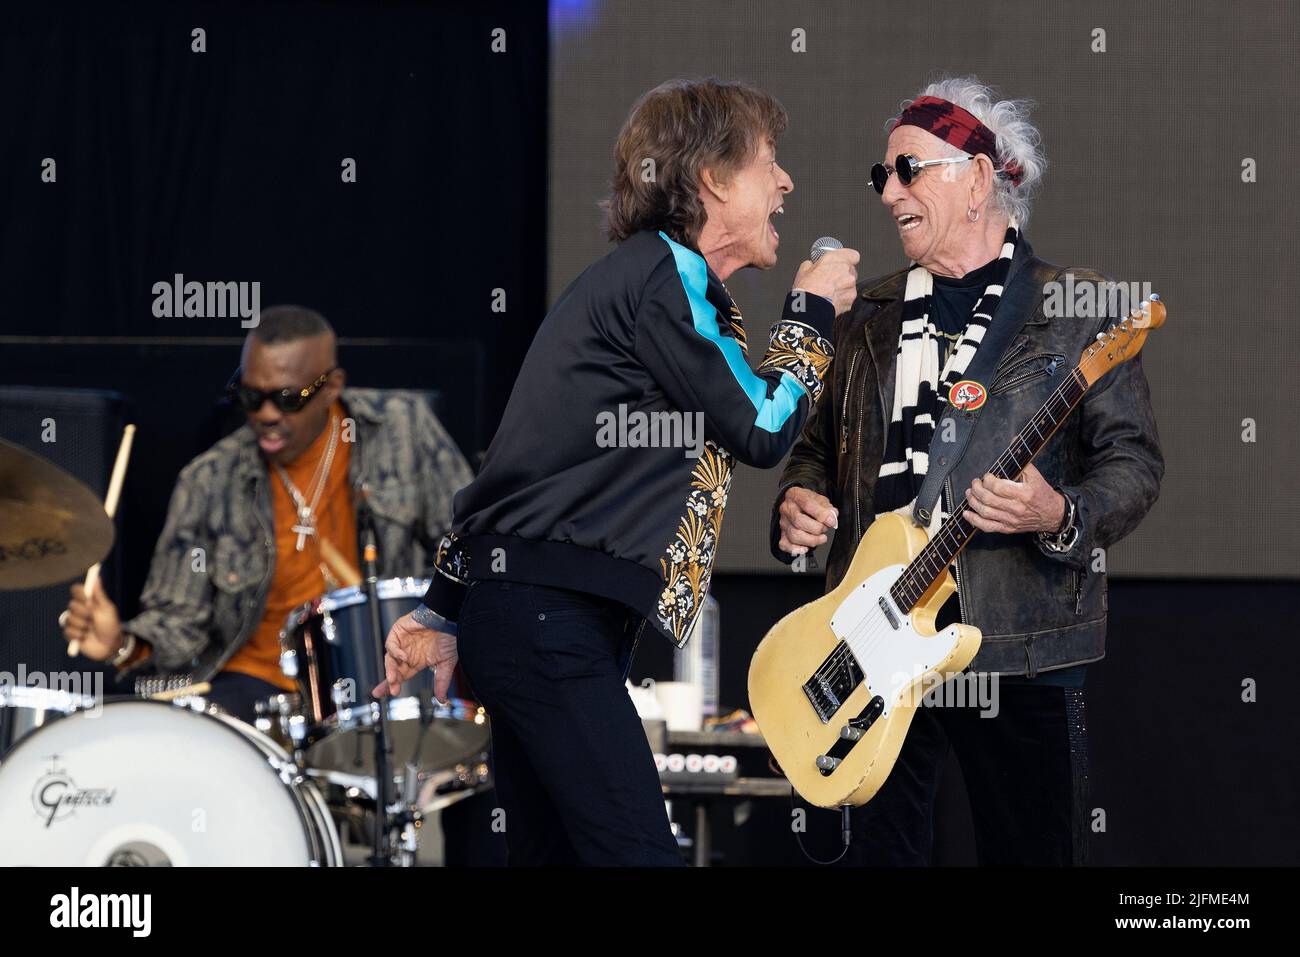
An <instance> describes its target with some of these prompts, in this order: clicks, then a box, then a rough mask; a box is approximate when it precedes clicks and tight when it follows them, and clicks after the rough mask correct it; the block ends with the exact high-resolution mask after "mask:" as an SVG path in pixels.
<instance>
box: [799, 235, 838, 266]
mask: <svg viewBox="0 0 1300 957" xmlns="http://www.w3.org/2000/svg"><path fill="white" fill-rule="evenodd" d="M843 248H844V244H843V243H842V242H840V241H839V240H838V239H836V238H835V237H834V236H823V237H822V238H821V239H819V240H817V241H816V242H814V243H813V244H812V250H811V251H810V252H809V253H808V258H809V259H811V260H812V261H813V262H816V261H817V260H819V259H821V258H822V256H823V255H824V254H826V253H828V252H830V251H831V250H832V249H843Z"/></svg>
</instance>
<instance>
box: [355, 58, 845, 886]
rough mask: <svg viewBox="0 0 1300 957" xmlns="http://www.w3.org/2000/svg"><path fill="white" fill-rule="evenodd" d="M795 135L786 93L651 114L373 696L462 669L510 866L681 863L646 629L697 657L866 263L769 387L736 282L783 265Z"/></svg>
mask: <svg viewBox="0 0 1300 957" xmlns="http://www.w3.org/2000/svg"><path fill="white" fill-rule="evenodd" d="M786 122H787V121H786V114H785V111H784V109H783V108H782V107H781V105H780V104H779V103H777V102H776V100H774V99H773V98H772V97H770V96H768V95H767V94H765V93H763V92H761V91H759V90H757V89H755V88H753V87H751V86H747V85H745V84H741V83H729V82H719V81H716V80H706V81H701V82H687V81H673V82H669V83H665V84H663V85H662V86H659V87H657V88H656V89H654V90H651V91H650V92H649V93H647V94H646V95H645V96H643V97H642V98H641V100H640V101H639V102H638V103H637V104H636V105H635V106H634V107H633V109H632V112H631V114H630V115H629V117H628V119H627V121H626V122H625V123H624V125H623V129H622V131H621V132H620V134H619V136H618V141H617V144H616V146H615V150H614V161H615V162H614V178H613V190H612V193H611V195H610V197H609V199H608V200H607V202H606V203H605V211H606V215H607V231H608V234H609V236H610V238H611V239H612V240H613V241H615V242H616V243H617V244H618V245H617V246H616V247H615V248H614V249H613V251H611V252H610V253H609V254H608V255H606V256H605V257H604V258H602V259H600V260H598V261H597V262H595V263H593V264H592V265H591V266H590V267H589V268H588V269H587V270H586V271H585V272H583V273H582V275H580V276H579V277H578V278H577V279H576V280H575V281H574V282H573V284H572V285H571V286H570V287H569V288H568V289H567V290H566V291H565V292H564V293H563V294H562V295H561V296H560V298H559V299H558V301H557V302H556V304H555V306H554V308H553V309H552V310H551V312H550V314H549V315H547V316H546V318H545V320H544V321H543V322H542V325H541V327H540V329H539V330H538V333H537V337H536V339H535V340H534V341H533V344H532V347H531V348H530V350H529V352H528V355H527V357H526V359H525V361H524V365H523V368H522V370H521V371H520V374H519V378H518V381H517V382H516V384H515V387H514V391H513V392H512V394H511V396H510V401H509V404H508V406H507V408H506V411H505V415H504V417H503V420H502V423H501V426H500V428H499V429H498V431H497V433H496V436H495V438H494V439H493V441H492V444H491V446H490V447H489V449H488V451H487V455H486V458H485V459H484V462H483V468H482V471H481V473H480V475H479V476H478V478H477V479H476V480H475V481H474V482H473V483H472V484H471V485H470V486H469V487H468V488H466V489H465V490H464V491H462V492H461V493H460V494H459V495H458V496H457V497H456V505H455V515H454V521H453V529H454V533H453V535H451V536H449V537H448V539H447V540H446V541H445V542H444V547H443V548H442V549H441V550H440V554H439V562H438V569H439V571H440V573H441V574H439V575H436V576H435V578H434V583H433V585H431V586H430V589H429V592H428V594H426V596H425V598H424V607H422V608H419V609H417V610H416V611H415V612H413V613H412V614H411V615H408V616H406V617H404V618H401V619H399V620H398V621H397V622H396V624H395V625H394V626H393V628H392V630H391V632H390V633H389V636H388V641H387V653H388V655H387V660H386V662H385V668H386V674H387V679H386V681H385V682H384V683H382V684H381V685H380V687H379V688H377V689H376V692H377V693H384V692H392V693H397V692H398V691H399V690H400V686H401V682H402V681H404V680H406V679H407V678H409V677H410V676H412V675H414V674H415V673H416V672H418V671H419V670H421V669H423V668H425V667H429V666H432V667H434V668H435V669H436V674H437V679H436V686H437V689H438V693H439V695H442V694H443V693H444V689H445V688H446V685H447V682H448V681H449V680H450V677H451V671H452V668H453V667H454V666H455V664H456V662H457V655H458V653H459V655H460V656H461V664H462V665H463V667H464V671H465V674H466V676H467V677H468V678H469V680H470V682H471V684H472V685H473V691H474V694H475V696H476V697H477V699H478V700H479V701H480V702H482V703H483V704H484V705H485V706H486V707H487V711H488V714H489V715H490V717H491V721H492V732H493V756H494V766H493V770H494V775H495V779H496V787H497V792H498V795H499V797H500V801H501V806H502V808H503V809H504V811H505V815H506V817H505V833H506V839H507V845H508V847H509V853H510V861H511V863H512V864H525V865H541V864H573V863H581V864H591V865H616V864H628V865H634V864H635V865H672V864H680V863H681V855H680V853H679V851H678V848H677V844H676V841H675V840H674V838H673V836H672V833H671V831H670V829H669V823H668V819H667V816H666V814H665V812H664V804H663V798H662V796H661V793H660V788H659V781H658V777H657V775H656V773H655V768H654V764H653V761H652V760H651V755H650V749H649V745H648V743H647V741H646V737H645V734H644V731H643V730H642V727H641V723H640V721H639V719H638V718H637V715H636V711H635V709H634V708H633V705H632V702H631V700H630V699H629V697H628V695H627V693H626V691H625V689H624V686H623V683H624V681H625V679H626V676H627V673H628V670H629V668H630V666H631V660H632V654H633V652H634V650H635V645H636V641H637V639H638V638H639V637H640V634H641V632H642V630H643V628H644V627H645V625H646V623H649V626H650V629H651V630H652V631H654V632H657V633H658V634H659V635H661V636H663V637H664V638H666V639H668V640H669V641H671V642H673V644H674V645H676V646H678V647H680V646H681V645H683V644H685V642H686V640H687V638H688V637H689V635H690V633H691V629H692V626H693V625H694V623H695V620H696V617H697V615H698V613H699V611H700V608H701V604H702V602H703V600H704V597H705V595H706V594H707V592H708V588H709V579H710V576H711V574H712V569H713V560H714V554H715V550H716V548H717V544H718V535H719V533H720V531H721V527H722V518H723V511H724V509H725V508H726V505H727V490H728V488H729V486H730V484H731V475H732V469H733V467H734V464H735V462H736V461H740V462H744V463H747V464H749V465H754V466H757V467H760V468H770V467H772V466H774V465H775V464H776V463H777V462H779V461H780V460H781V458H782V457H783V456H784V455H785V453H786V451H787V449H788V448H789V447H790V445H791V444H792V443H793V442H794V440H795V437H796V436H797V435H798V434H799V430H800V428H801V427H802V425H803V423H804V420H805V418H806V417H807V416H808V413H809V411H810V409H811V408H812V406H813V404H814V403H815V402H816V400H817V397H818V396H819V395H820V394H821V392H822V389H823V384H824V383H825V381H826V377H827V371H828V368H829V366H830V363H831V356H832V347H831V343H830V341H829V340H830V335H831V324H832V321H833V320H834V317H835V316H836V315H837V314H840V313H843V312H845V311H847V310H848V309H849V307H850V306H851V305H852V303H853V297H854V295H855V284H856V279H857V270H856V263H857V262H858V254H857V253H856V252H854V251H853V250H850V249H839V250H835V251H831V252H827V253H826V254H825V255H823V256H821V257H819V259H818V261H817V262H816V263H815V264H814V263H812V262H805V263H803V264H802V265H801V266H800V268H799V270H798V272H797V274H796V276H795V281H794V288H793V289H792V290H791V292H790V294H789V296H788V297H787V298H786V302H785V308H784V311H783V313H782V316H781V319H780V321H779V322H778V323H776V325H775V326H774V327H773V329H772V333H771V340H770V344H769V347H768V349H767V352H766V353H765V354H764V356H763V358H762V360H761V362H759V364H758V367H757V372H754V371H751V369H750V366H749V364H748V363H747V361H746V358H745V354H746V349H745V326H744V323H743V321H742V319H741V314H740V309H739V308H738V307H737V305H736V303H735V302H734V301H733V300H732V298H731V296H730V295H729V294H728V292H727V290H726V287H725V286H724V285H723V282H724V281H725V280H726V279H727V277H729V276H730V275H731V274H732V273H733V272H735V271H736V270H737V269H741V268H743V267H746V266H754V267H757V268H759V269H771V268H772V267H773V266H775V265H776V261H777V245H778V243H779V239H780V237H779V236H778V234H777V231H776V228H775V227H774V226H773V225H772V222H771V220H772V218H773V217H774V216H777V215H779V214H781V213H782V212H783V211H784V204H785V202H786V197H787V196H788V195H789V194H790V193H791V192H792V191H793V189H794V185H793V183H792V182H791V180H790V177H789V176H788V175H787V174H786V172H785V170H783V169H782V168H781V167H780V165H779V164H778V163H777V160H776V143H777V140H778V139H779V138H780V136H781V134H782V133H783V132H784V130H785V127H786ZM624 405H626V406H628V407H629V408H631V409H632V410H634V411H642V412H648V413H650V414H651V415H652V416H653V415H654V414H655V413H665V412H676V413H677V414H679V415H680V414H683V413H684V414H685V415H686V416H687V417H688V418H689V417H692V416H693V415H694V414H695V413H701V414H702V416H703V421H704V423H705V437H704V438H705V441H704V444H703V449H702V452H701V453H700V454H699V455H698V456H686V455H684V454H683V450H682V449H680V448H678V449H673V448H666V447H663V446H662V445H660V446H659V447H653V446H650V447H648V446H646V445H645V444H644V443H636V444H635V445H633V444H632V443H630V442H625V443H622V444H618V443H615V444H614V446H613V447H610V443H608V442H604V441H598V437H597V430H598V429H599V428H600V426H599V425H598V422H599V421H602V420H607V419H608V418H609V416H611V415H617V414H618V410H619V408H620V407H621V406H624ZM451 622H455V625H454V626H453V625H452V624H451ZM457 628H458V630H459V637H457V632H456V629H457Z"/></svg>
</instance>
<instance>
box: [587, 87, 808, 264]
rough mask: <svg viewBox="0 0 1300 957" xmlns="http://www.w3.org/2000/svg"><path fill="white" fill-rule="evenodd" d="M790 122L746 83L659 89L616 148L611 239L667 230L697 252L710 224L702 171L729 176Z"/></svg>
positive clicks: (607, 205) (639, 107)
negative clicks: (702, 196)
mask: <svg viewBox="0 0 1300 957" xmlns="http://www.w3.org/2000/svg"><path fill="white" fill-rule="evenodd" d="M786 123H787V117H786V112H785V108H784V107H782V106H781V104H780V103H778V102H777V101H776V99H775V98H773V97H771V96H769V95H768V94H766V93H764V92H762V91H761V90H759V89H757V88H756V87H753V86H750V85H749V84H748V83H741V82H733V81H725V80H716V79H705V80H669V81H668V82H667V83H663V84H661V85H659V86H657V87H655V88H654V89H653V90H651V91H650V92H649V93H647V94H645V95H644V96H642V97H641V99H639V100H638V101H637V102H636V105H635V106H633V107H632V112H631V113H630V114H628V118H627V121H626V122H624V124H623V129H622V130H621V131H620V132H619V134H618V142H617V143H616V144H615V146H614V181H613V185H612V189H611V190H610V194H609V198H608V199H606V200H605V201H604V202H603V203H601V206H602V208H603V209H604V210H605V216H606V222H605V231H606V232H607V233H608V234H609V238H610V239H612V240H614V241H621V240H624V239H627V237H629V236H631V235H632V234H633V233H635V232H637V231H638V230H642V229H662V230H663V231H664V232H665V233H667V234H668V235H669V236H671V237H672V238H673V239H674V240H676V241H677V242H680V243H684V244H686V245H688V246H694V245H695V243H696V241H697V240H698V239H699V235H700V230H701V229H702V228H703V227H704V220H705V218H706V216H705V212H704V204H703V203H701V202H700V197H699V189H700V172H701V170H703V169H704V168H706V167H709V168H711V169H712V170H713V173H714V175H715V176H717V177H719V178H723V177H726V176H729V175H730V174H731V173H732V172H734V171H735V170H737V169H739V168H740V167H741V166H743V165H744V164H745V163H747V162H748V161H749V160H750V159H752V158H753V157H754V155H755V154H756V153H757V152H758V149H759V147H760V146H761V145H762V144H763V142H764V141H766V140H771V141H772V142H773V143H775V142H776V141H777V139H778V138H780V136H781V134H782V133H784V132H785V128H786ZM648 161H649V162H648ZM650 162H652V163H653V165H652V166H651V165H649V163H650Z"/></svg>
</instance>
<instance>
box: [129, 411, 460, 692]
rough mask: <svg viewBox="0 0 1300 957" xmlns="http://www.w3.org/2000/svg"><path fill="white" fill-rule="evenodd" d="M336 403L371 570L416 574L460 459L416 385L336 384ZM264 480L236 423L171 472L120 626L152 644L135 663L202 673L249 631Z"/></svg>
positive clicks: (440, 530) (268, 555)
mask: <svg viewBox="0 0 1300 957" xmlns="http://www.w3.org/2000/svg"><path fill="white" fill-rule="evenodd" d="M342 402H343V406H344V408H345V409H346V410H347V413H348V415H349V416H351V417H352V418H353V419H354V420H355V421H356V444H355V446H354V447H353V449H352V455H351V465H350V470H349V476H348V478H349V482H350V483H351V485H352V487H353V488H354V489H358V490H359V489H360V488H361V486H362V484H363V483H364V484H365V485H366V487H367V489H368V491H369V498H368V499H367V501H368V502H369V505H370V507H371V510H372V512H373V513H374V516H375V532H376V536H377V539H378V540H377V544H378V546H379V573H380V575H381V576H383V577H385V578H389V577H398V576H405V575H420V574H421V573H422V572H423V571H424V570H425V568H426V567H427V566H431V565H432V564H433V555H434V553H435V550H436V549H437V547H438V542H439V540H440V539H441V537H442V536H443V534H445V532H446V531H447V529H448V528H449V527H450V525H451V502H452V497H453V496H454V495H455V493H456V492H457V490H459V489H460V488H461V487H463V486H464V485H466V484H468V483H469V481H470V480H471V479H472V478H473V476H472V474H471V472H470V469H469V465H468V463H467V462H466V461H465V459H464V457H463V456H462V455H461V453H460V451H459V450H458V449H457V448H456V445H455V443H454V442H453V441H452V440H451V437H450V436H448V435H447V433H446V431H445V430H444V429H443V427H442V425H441V423H439V422H438V419H437V417H435V416H434V414H433V412H432V411H431V410H430V408H429V406H428V404H427V403H426V402H425V401H424V399H423V398H422V397H421V396H419V395H416V394H415V393H411V392H400V391H382V392H381V391H377V390H373V389H344V390H343V396H342ZM269 480H270V479H269V477H268V473H267V469H266V463H265V461H264V460H263V459H262V457H261V454H260V453H259V451H258V449H257V441H256V438H255V437H254V435H253V430H252V428H251V427H250V426H249V425H248V424H247V423H245V424H244V425H243V426H241V427H240V428H239V429H238V430H236V431H235V432H233V433H232V434H230V435H228V436H226V438H224V439H222V440H221V441H220V442H218V443H217V444H216V445H214V446H213V447H212V448H210V449H208V450H207V451H206V452H204V453H203V454H201V455H199V456H198V457H197V458H196V459H194V461H192V462H191V463H190V464H189V465H187V466H185V468H184V469H182V470H181V474H180V477H179V478H178V479H177V482H176V489H175V491H174V492H173V493H172V499H171V504H170V506H169V507H168V509H167V521H166V524H165V525H164V526H163V532H162V535H161V537H160V538H159V539H158V545H157V547H156V549H155V550H154V556H153V562H152V564H151V565H150V567H149V578H148V581H147V582H146V583H145V588H144V593H143V594H142V595H141V597H140V607H141V609H142V610H141V612H140V614H139V615H137V616H136V617H134V618H132V619H130V620H129V621H126V622H123V624H122V629H123V632H124V633H127V634H133V635H135V636H136V637H137V638H138V639H142V640H144V641H147V642H148V643H149V645H150V646H151V652H152V653H151V655H150V656H149V658H147V659H145V660H144V661H143V662H142V663H141V665H140V666H138V667H141V668H142V667H146V666H152V667H154V668H156V669H157V670H159V671H163V672H169V673H170V672H190V673H192V674H193V676H194V680H195V681H206V680H207V679H208V678H210V677H212V676H213V675H215V674H216V673H217V672H218V671H220V670H221V667H222V666H223V665H224V664H225V663H226V661H228V660H229V659H230V657H231V656H232V655H233V654H234V653H235V651H237V650H238V649H239V647H240V646H241V645H243V644H244V642H245V641H247V640H248V638H249V636H250V635H252V633H253V631H254V629H256V628H257V625H258V622H260V621H261V619H262V610H263V607H264V604H265V601H266V595H267V592H268V591H269V590H270V587H271V579H272V577H273V575H274V573H275V536H274V532H273V528H272V522H273V519H272V511H271V499H270V492H269V490H268V487H267V482H268V481H269ZM197 548H201V549H203V552H202V553H201V554H202V556H203V560H202V561H196V553H195V551H194V550H195V549H197ZM131 670H136V669H131Z"/></svg>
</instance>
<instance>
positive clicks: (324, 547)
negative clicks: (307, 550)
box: [320, 535, 361, 588]
mask: <svg viewBox="0 0 1300 957" xmlns="http://www.w3.org/2000/svg"><path fill="white" fill-rule="evenodd" d="M320 557H321V558H323V559H325V564H326V565H328V566H329V567H330V571H331V572H333V573H334V575H335V577H336V578H338V580H339V581H340V582H342V583H343V585H344V586H345V587H348V588H354V587H356V586H357V585H360V584H361V573H360V572H359V571H357V570H356V569H355V568H353V567H352V563H351V562H349V561H348V560H347V559H346V558H344V557H343V553H342V552H340V551H339V550H338V549H337V548H335V547H334V544H333V543H332V542H331V541H330V540H329V539H328V538H326V537H325V536H323V535H322V536H321V538H320Z"/></svg>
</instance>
